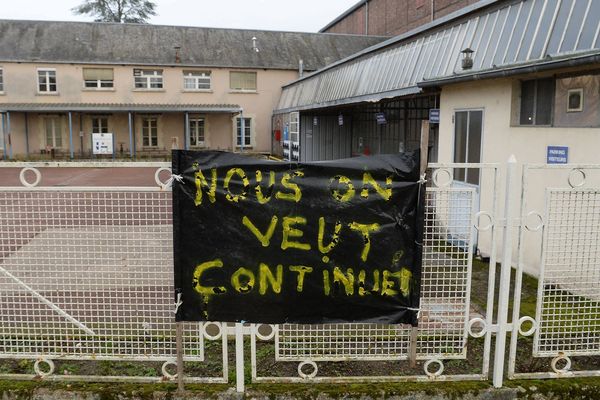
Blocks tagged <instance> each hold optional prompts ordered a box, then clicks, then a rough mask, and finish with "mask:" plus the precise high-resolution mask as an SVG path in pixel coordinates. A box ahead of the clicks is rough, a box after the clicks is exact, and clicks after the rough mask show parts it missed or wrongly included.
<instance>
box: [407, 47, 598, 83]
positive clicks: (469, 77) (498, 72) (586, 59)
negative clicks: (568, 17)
mask: <svg viewBox="0 0 600 400" xmlns="http://www.w3.org/2000/svg"><path fill="white" fill-rule="evenodd" d="M593 63H600V53H594V54H591V55H590V54H587V55H582V56H579V57H574V58H568V59H559V60H549V61H546V62H542V63H536V64H534V65H531V64H527V65H521V66H514V67H507V68H502V69H495V70H489V71H483V72H479V73H474V74H464V75H459V76H453V77H449V78H441V79H432V80H426V81H422V82H419V83H417V86H419V87H421V88H429V87H436V86H443V85H450V84H454V83H462V82H470V81H477V80H482V79H494V78H505V77H509V76H514V75H520V74H530V73H536V72H543V71H548V70H551V69H557V68H568V67H578V66H581V65H586V64H593Z"/></svg>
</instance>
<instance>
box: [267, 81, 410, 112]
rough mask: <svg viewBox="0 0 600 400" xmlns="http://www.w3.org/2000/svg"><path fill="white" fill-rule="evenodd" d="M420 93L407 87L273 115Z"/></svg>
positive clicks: (311, 105)
mask: <svg viewBox="0 0 600 400" xmlns="http://www.w3.org/2000/svg"><path fill="white" fill-rule="evenodd" d="M421 92H422V90H421V89H419V88H418V87H416V86H409V87H406V88H402V89H395V90H389V91H387V92H381V93H372V94H366V95H362V96H355V97H349V98H345V99H338V100H331V101H326V102H323V103H313V104H308V105H303V106H296V107H290V108H280V109H277V110H274V111H273V114H284V113H289V112H294V111H306V110H316V109H322V108H330V107H340V106H347V105H354V104H358V103H376V102H378V101H381V100H384V99H393V98H394V97H402V96H410V95H416V94H420V93H421Z"/></svg>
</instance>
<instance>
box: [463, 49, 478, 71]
mask: <svg viewBox="0 0 600 400" xmlns="http://www.w3.org/2000/svg"><path fill="white" fill-rule="evenodd" d="M461 53H462V55H463V58H462V69H471V68H473V53H475V51H473V50H471V49H470V48H468V47H467V48H466V49H464V50H463V51H461Z"/></svg>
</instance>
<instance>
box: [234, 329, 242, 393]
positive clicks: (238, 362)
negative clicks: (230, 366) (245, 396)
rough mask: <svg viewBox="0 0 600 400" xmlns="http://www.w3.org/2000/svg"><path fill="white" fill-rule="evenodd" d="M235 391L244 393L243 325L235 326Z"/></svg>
mask: <svg viewBox="0 0 600 400" xmlns="http://www.w3.org/2000/svg"><path fill="white" fill-rule="evenodd" d="M235 389H236V391H237V392H238V393H243V392H244V325H243V324H241V323H239V322H237V323H236V324H235Z"/></svg>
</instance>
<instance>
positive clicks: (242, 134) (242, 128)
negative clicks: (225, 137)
mask: <svg viewBox="0 0 600 400" xmlns="http://www.w3.org/2000/svg"><path fill="white" fill-rule="evenodd" d="M235 129H236V130H237V124H236V126H235ZM236 133H237V132H236ZM235 140H237V135H236V138H235ZM240 141H241V143H240V153H243V152H244V142H245V141H246V121H244V110H240ZM236 144H237V143H236ZM291 151H292V149H291V148H290V155H291V154H292V153H291Z"/></svg>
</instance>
